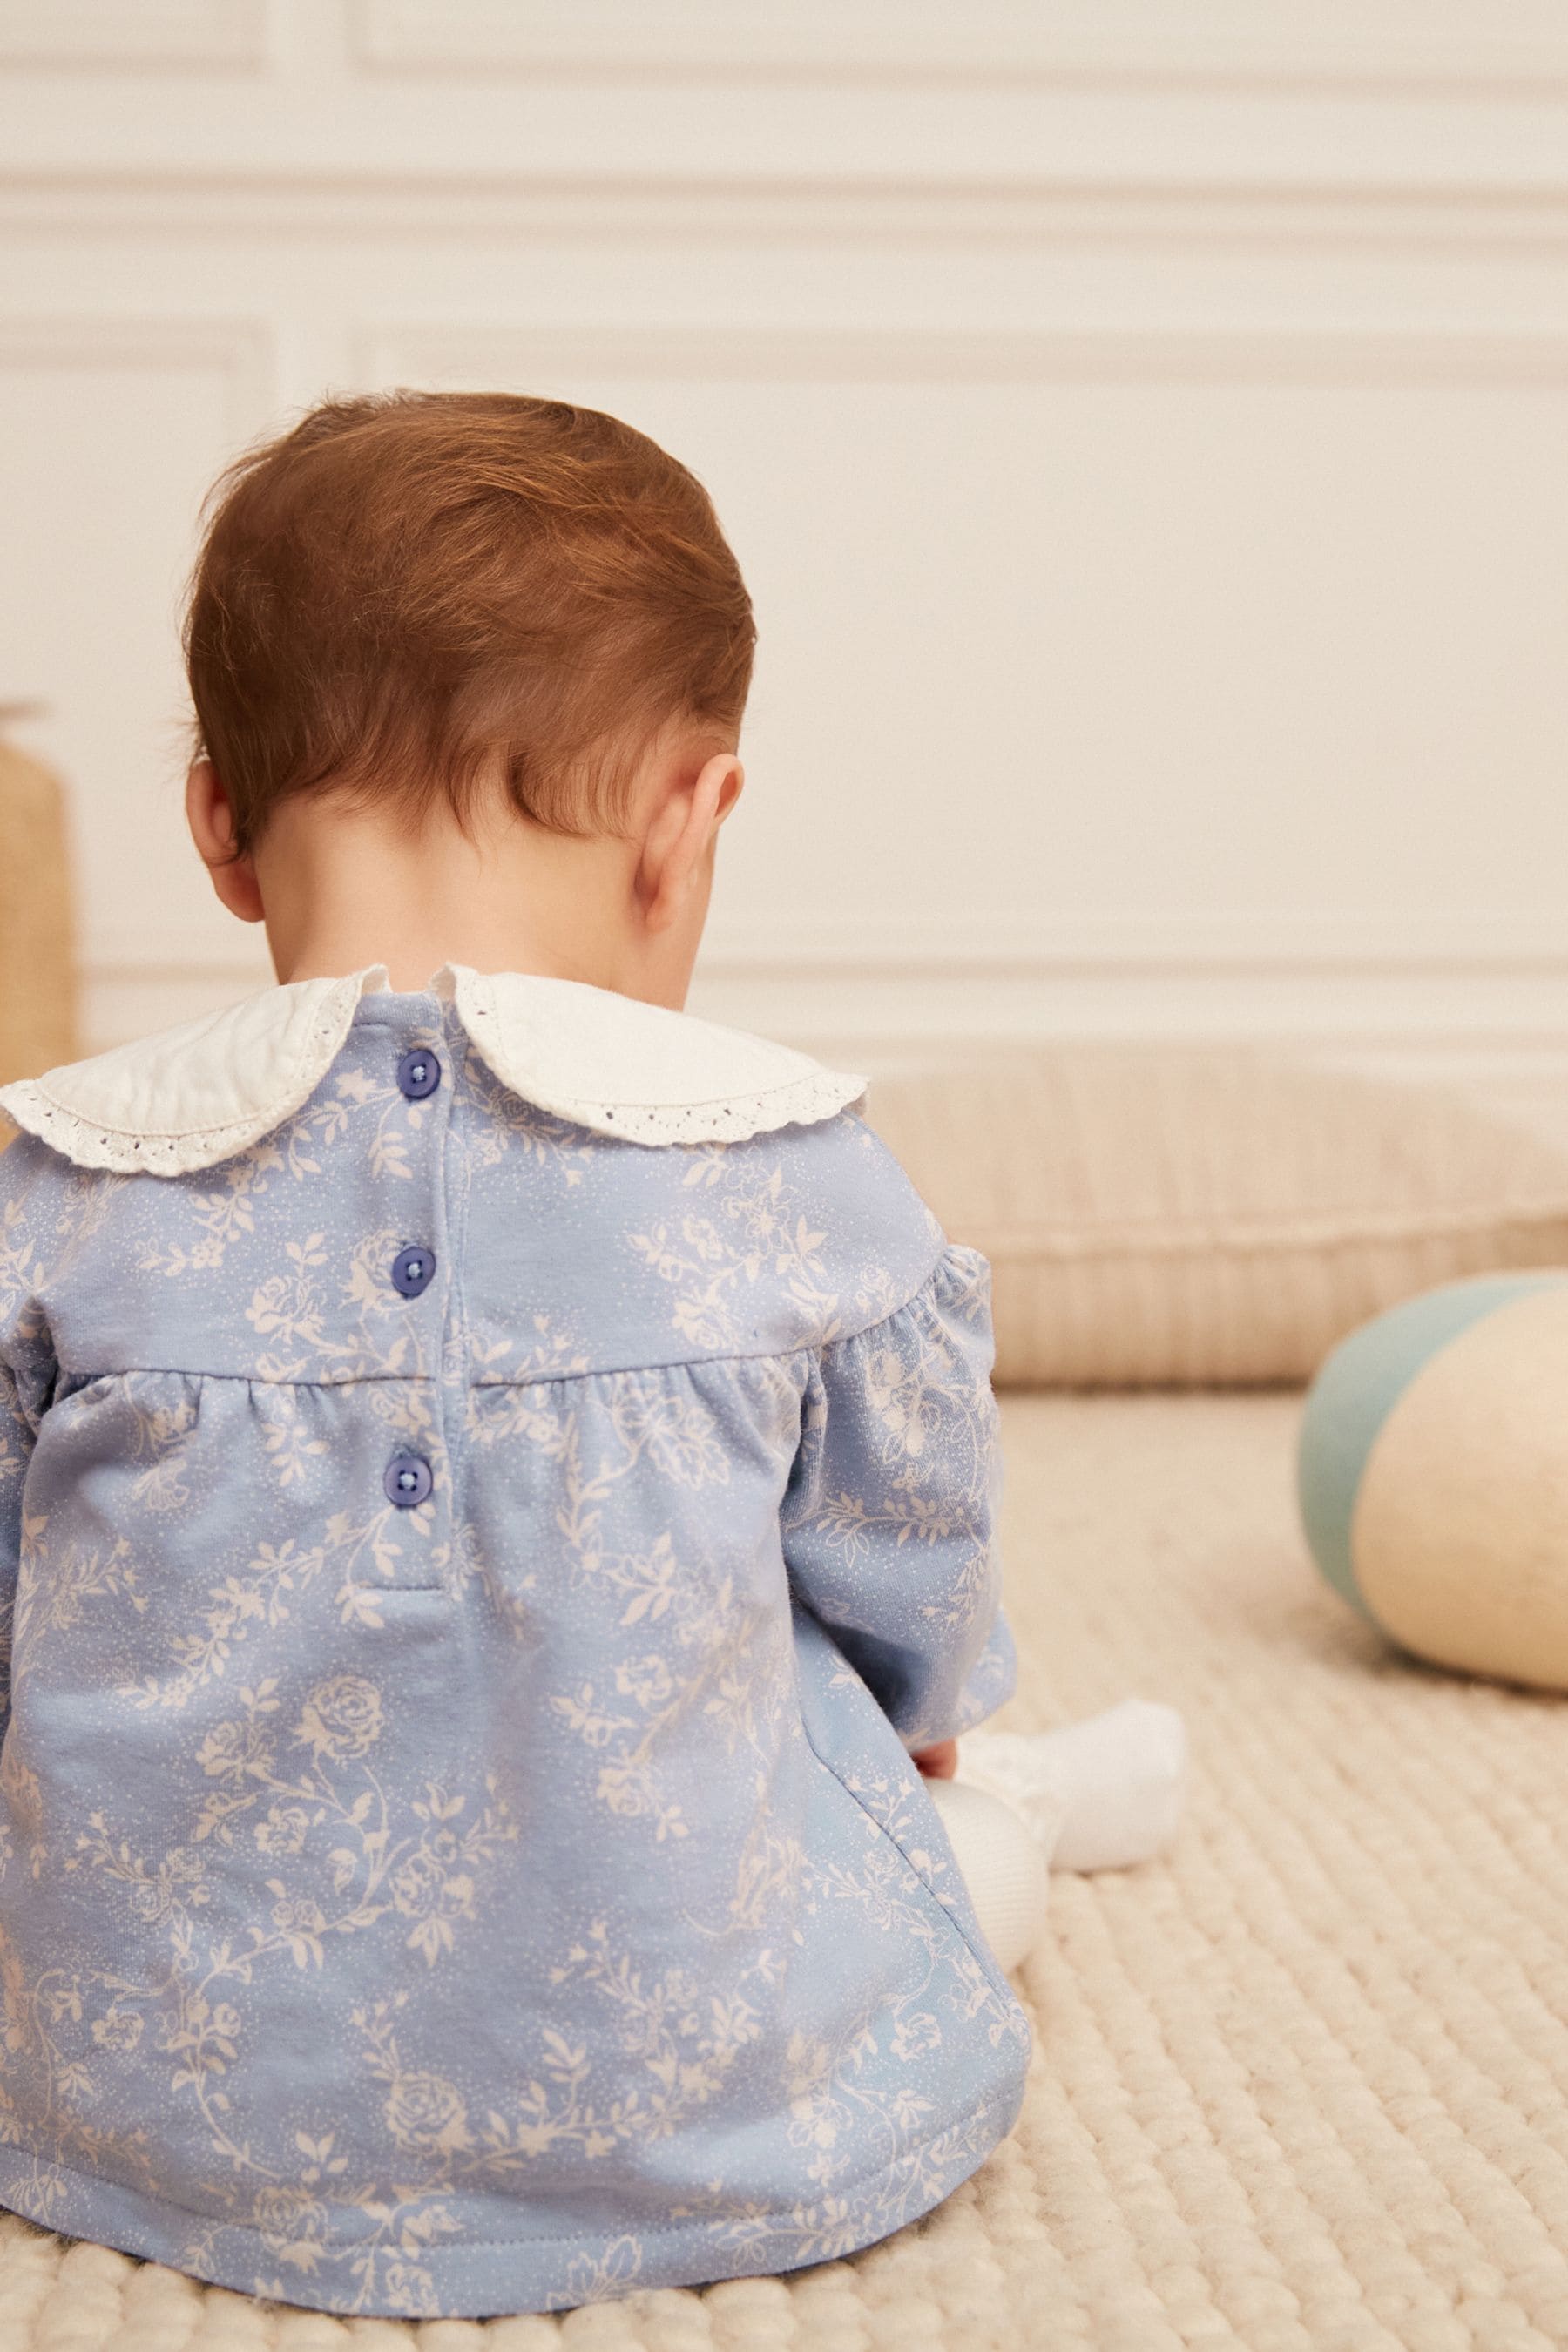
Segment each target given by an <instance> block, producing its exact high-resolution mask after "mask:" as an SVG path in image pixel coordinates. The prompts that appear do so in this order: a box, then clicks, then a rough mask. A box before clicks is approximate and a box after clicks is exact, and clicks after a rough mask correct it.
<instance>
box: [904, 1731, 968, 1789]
mask: <svg viewBox="0 0 1568 2352" xmlns="http://www.w3.org/2000/svg"><path fill="white" fill-rule="evenodd" d="M910 1756H911V1759H912V1760H913V1762H914V1763H916V1764H917V1765H918V1766H919V1767H920V1769H921V1771H922V1772H923V1773H924V1774H925V1776H926V1779H927V1780H952V1776H953V1774H954V1773H955V1772H956V1771H957V1769H958V1742H957V1740H956V1739H939V1740H938V1741H937V1743H936V1746H935V1747H934V1748H912V1749H911V1750H910Z"/></svg>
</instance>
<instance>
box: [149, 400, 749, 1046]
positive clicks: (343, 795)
mask: <svg viewBox="0 0 1568 2352" xmlns="http://www.w3.org/2000/svg"><path fill="white" fill-rule="evenodd" d="M754 643H755V630H754V628H753V625H752V611H751V604H750V600H749V598H748V597H747V594H746V589H745V583H744V582H743V581H742V578H741V574H740V571H739V568H738V566H737V565H736V562H735V559H734V557H733V556H732V555H731V551H730V550H729V547H728V546H727V545H726V543H725V541H724V538H723V535H722V533H721V530H720V529H719V524H718V521H717V519H716V518H715V515H714V512H713V509H712V506H711V504H710V500H709V499H708V496H707V493H706V492H705V491H704V490H703V488H701V485H700V483H699V482H698V481H697V480H696V479H695V478H693V477H692V476H691V475H690V474H689V473H688V472H687V470H686V468H685V467H683V466H680V465H678V464H677V463H676V461H675V459H674V458H672V457H668V456H667V455H666V453H665V452H664V451H663V450H662V449H660V448H659V447H658V446H657V444H656V443H654V442H652V441H650V440H648V439H647V437H646V436H644V435H643V434H640V433H636V432H634V431H633V430H632V429H631V427H630V426H629V425H622V424H620V423H619V422H617V420H616V418H614V417H612V416H605V415H601V414H600V413H599V412H598V411H596V410H594V409H584V408H574V407H570V406H568V405H566V404H564V403H563V402H559V401H549V400H531V399H523V398H518V397H513V396H510V395H507V394H485V393H399V394H393V395H391V396H388V397H376V398H363V399H350V400H343V401H334V402H331V403H328V404H325V405H324V406H322V407H321V408H318V409H316V410H314V411H313V412H312V413H311V414H310V415H309V416H307V417H306V418H305V419H304V421H303V422H302V423H301V424H300V425H296V426H295V428H294V429H293V431H292V432H290V433H289V434H287V435H284V436H281V437H280V438H279V439H277V440H275V441H272V442H269V443H268V444H267V445H266V446H263V447H261V448H259V449H257V450H253V451H252V452H250V453H249V454H248V455H247V457H244V458H242V459H241V460H240V462H239V463H238V464H237V466H235V467H232V468H231V469H230V471H229V472H228V473H227V474H226V475H225V476H224V478H223V479H222V481H221V482H220V483H219V485H218V488H217V490H216V493H215V503H214V507H213V510H212V513H211V517H210V521H209V524H208V529H207V534H206V539H205V544H204V546H203V549H202V552H201V556H200V559H199V562H198V563H197V567H196V572H195V581H194V583H193V586H192V592H191V600H190V609H189V614H188V619H187V623H186V631H185V648H186V659H187V666H188V668H189V674H190V682H191V693H192V698H193V699H194V702H195V714H196V725H197V730H198V733H199V740H200V751H199V755H198V757H197V758H196V760H195V762H194V763H193V766H192V770H191V776H190V782H189V785H188V789H187V807H188V811H189V815H190V822H191V830H192V833H193V835H194V836H195V842H196V846H197V848H198V849H199V850H200V852H201V854H202V856H203V858H204V859H205V862H206V864H207V866H208V867H209V869H210V871H211V873H212V877H213V881H214V885H215V887H216V890H217V893H218V896H219V897H220V898H221V899H222V900H223V902H224V904H225V905H226V907H228V908H230V909H231V911H232V912H234V913H235V914H237V915H239V916H241V917H243V918H244V919H247V920H248V921H253V922H254V921H264V922H265V923H266V925H267V930H268V944H269V946H270V948H271V950H272V956H273V961H274V963H275V965H276V966H277V969H278V972H279V978H280V979H284V980H290V979H304V978H308V977H312V976H315V975H317V974H320V973H324V972H328V971H350V970H354V969H358V968H360V967H361V966H363V965H364V964H367V963H373V962H384V963H386V964H388V965H389V966H390V967H391V970H392V978H393V982H394V984H395V985H396V986H400V987H416V986H419V985H421V984H422V983H423V982H424V981H425V979H426V978H427V977H428V975H429V974H430V973H431V972H432V971H435V970H436V969H437V967H438V966H439V965H440V964H441V963H442V962H444V961H448V960H450V961H458V962H466V963H470V964H474V965H476V966H478V967H479V968H480V969H486V970H498V969H506V968H511V969H524V970H531V971H546V972H552V973H555V974H557V975H559V976H561V977H564V978H568V979H579V980H587V981H591V982H595V983H596V984H597V985H600V986H605V987H612V988H618V989H621V990H623V991H624V992H626V993H627V994H631V995H638V996H647V997H649V998H651V999H653V1000H654V1001H656V1002H659V1003H673V1004H679V1003H681V1001H682V1000H683V998H684V995H685V992H686V986H687V982H688V981H689V976H690V971H691V964H692V961H693V960H694V958H695V955H696V952H697V946H698V941H699V939H700V934H701V929H702V922H703V919H704V916H705V915H706V912H707V904H708V895H709V890H710V884H711V877H712V862H713V850H714V844H715V840H716V836H717V833H718V828H719V825H720V824H721V822H722V821H723V819H724V817H725V816H726V815H727V814H728V813H729V811H730V809H731V807H732V806H733V804H734V802H735V799H736V796H737V795H738V793H739V792H740V789H741V782H742V772H741V766H740V761H739V760H738V758H737V757H736V747H737V743H738V740H739V732H740V725H741V717H742V710H743V709H744V706H745V700H746V692H747V688H748V686H749V684H750V681H751V669H752V648H753V646H754Z"/></svg>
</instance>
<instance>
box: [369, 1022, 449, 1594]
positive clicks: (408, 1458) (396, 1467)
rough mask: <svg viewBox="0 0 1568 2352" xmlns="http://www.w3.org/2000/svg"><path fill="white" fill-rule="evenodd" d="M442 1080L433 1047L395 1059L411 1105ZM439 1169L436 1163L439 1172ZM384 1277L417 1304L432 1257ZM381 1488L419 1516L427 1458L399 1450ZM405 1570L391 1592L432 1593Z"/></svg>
mask: <svg viewBox="0 0 1568 2352" xmlns="http://www.w3.org/2000/svg"><path fill="white" fill-rule="evenodd" d="M445 1075H446V1073H445V1070H444V1068H443V1065H442V1059H441V1055H439V1054H438V1053H437V1050H436V1049H435V1047H434V1046H430V1045H412V1046H410V1047H408V1048H407V1050H406V1051H405V1052H404V1053H403V1054H401V1055H399V1056H398V1058H397V1063H396V1066H395V1076H396V1080H397V1088H398V1092H399V1093H400V1094H401V1095H402V1096H403V1097H404V1098H405V1101H407V1102H408V1103H410V1104H411V1105H423V1104H426V1103H428V1102H429V1101H430V1098H431V1097H432V1096H433V1095H435V1094H436V1093H437V1090H438V1089H439V1087H440V1086H441V1083H442V1080H443V1078H444V1076H445ZM422 1124H423V1122H422V1121H421V1119H420V1117H419V1115H418V1112H417V1110H416V1111H415V1114H414V1116H413V1117H412V1118H411V1119H410V1121H409V1125H410V1126H411V1127H414V1128H417V1127H419V1126H421V1125H422ZM438 1164H439V1163H438V1158H437V1168H438ZM437 1181H438V1179H437ZM387 1273H388V1278H389V1279H390V1281H391V1283H392V1286H393V1288H394V1289H395V1291H396V1292H397V1294H398V1296H399V1297H401V1298H405V1299H415V1298H419V1297H423V1295H424V1293H425V1292H426V1290H427V1289H428V1288H429V1286H430V1285H431V1283H432V1282H433V1281H434V1279H435V1276H436V1252H435V1250H434V1249H433V1248H432V1247H431V1246H430V1245H429V1244H428V1243H426V1242H422V1241H413V1242H405V1244H403V1246H402V1247H401V1248H400V1249H399V1250H398V1251H397V1253H396V1255H395V1257H394V1258H393V1260H392V1263H391V1265H390V1266H389V1267H388V1269H387ZM381 1485H382V1492H383V1493H384V1496H385V1497H386V1500H387V1501H388V1502H389V1503H390V1504H391V1505H392V1507H393V1508H394V1510H396V1511H416V1510H418V1509H419V1507H420V1506H421V1505H422V1504H427V1503H429V1502H430V1500H431V1496H432V1495H433V1494H434V1492H435V1485H436V1480H435V1474H434V1472H433V1470H432V1468H431V1465H430V1460H429V1457H428V1456H427V1455H426V1454H420V1453H417V1452H416V1451H415V1449H414V1448H413V1447H412V1446H410V1445H408V1444H406V1443H405V1444H402V1445H399V1446H398V1447H397V1450H396V1451H395V1453H394V1454H392V1455H391V1457H390V1458H389V1459H388V1461H387V1463H386V1465H385V1467H384V1470H383V1472H382V1478H381ZM429 1517H430V1514H428V1513H426V1518H425V1519H421V1520H419V1521H417V1522H416V1529H422V1530H423V1537H421V1536H420V1535H419V1534H418V1533H416V1534H415V1550H416V1554H418V1555H419V1556H420V1558H421V1559H423V1558H424V1557H425V1555H426V1547H427V1545H428V1544H429V1543H431V1542H433V1541H434V1540H435V1538H436V1537H437V1534H438V1533H439V1529H438V1528H436V1527H434V1526H427V1525H426V1520H428V1519H429ZM399 1549H402V1547H401V1546H400V1547H399ZM409 1566H410V1568H413V1569H414V1570H415V1573H414V1574H413V1575H412V1576H410V1577H407V1578H406V1580H405V1578H404V1577H402V1576H399V1577H397V1578H395V1580H394V1584H393V1588H392V1589H394V1590H396V1589H399V1587H401V1589H402V1590H405V1591H426V1590H428V1589H430V1587H431V1580H429V1579H427V1578H426V1576H423V1575H421V1574H419V1572H418V1570H417V1567H416V1563H415V1561H413V1560H410V1562H409ZM440 1581H441V1580H440V1579H439V1578H437V1579H435V1580H434V1582H435V1583H436V1584H439V1582H440Z"/></svg>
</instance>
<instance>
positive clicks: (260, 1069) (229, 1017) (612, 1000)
mask: <svg viewBox="0 0 1568 2352" xmlns="http://www.w3.org/2000/svg"><path fill="white" fill-rule="evenodd" d="M390 990H391V982H390V979H389V975H388V973H387V970H386V967H385V965H384V964H371V965H367V966H366V967H365V968H364V969H363V971H357V972H350V973H346V974H344V975H343V976H342V978H338V979H321V980H306V981H292V982H286V983H284V984H282V985H280V986H278V987H273V988H268V989H263V990H260V991H259V992H258V993H256V994H255V995H252V996H249V997H247V998H244V999H243V1000H242V1001H241V1002H240V1003H237V1004H234V1005H230V1006H229V1007H227V1008H226V1010H225V1011H224V1012H221V1013H210V1014H207V1015H205V1016H204V1017H203V1018H202V1019H200V1020H197V1021H193V1022H187V1023H184V1024H182V1025H181V1026H180V1027H178V1028H174V1029H167V1030H163V1031H160V1032H159V1033H157V1034H154V1035H153V1036H151V1037H145V1038H141V1039H139V1040H137V1041H136V1042H135V1043H134V1044H132V1045H117V1046H114V1047H111V1048H110V1051H109V1052H107V1053H103V1054H95V1055H89V1057H88V1058H87V1059H85V1060H83V1061H79V1062H70V1063H66V1064H63V1065H62V1066H60V1067H58V1068H57V1069H53V1070H47V1071H46V1072H45V1073H44V1075H43V1076H41V1077H37V1078H23V1079H18V1080H16V1081H15V1082H14V1083H13V1084H11V1085H10V1086H6V1087H0V1107H3V1108H4V1109H5V1111H6V1113H7V1114H8V1115H9V1117H10V1118H12V1119H13V1120H14V1121H15V1122H16V1125H17V1126H18V1127H19V1128H22V1129H25V1130H26V1132H27V1133H29V1134H31V1135H35V1136H37V1137H39V1138H40V1139H42V1140H43V1141H44V1142H46V1143H47V1144H49V1145H50V1146H51V1147H52V1148H53V1149H54V1150H58V1152H60V1153H61V1154H62V1155H63V1156H64V1157H65V1158H66V1159H68V1160H72V1161H74V1162H75V1163H76V1164H77V1165H78V1166H79V1167H86V1168H102V1169H111V1170H114V1171H118V1172H120V1173H121V1174H132V1173H138V1172H150V1173H153V1174H155V1175H184V1174H188V1173H191V1172H193V1171H197V1170H200V1169H204V1168H210V1167H214V1166H216V1164H217V1163H218V1162H219V1161H220V1160H227V1159H230V1158H232V1157H233V1156H234V1155H235V1154H236V1153H237V1152H239V1151H243V1150H246V1149H247V1148H248V1146H249V1145H251V1144H253V1143H256V1142H258V1141H260V1140H261V1139H262V1138H263V1137H265V1136H267V1135H269V1134H271V1133H272V1132H274V1131H275V1129H278V1128H279V1127H281V1126H282V1125H283V1124H284V1122H285V1121H286V1120H287V1119H289V1118H291V1117H292V1115H293V1114H294V1113H295V1112H296V1111H297V1110H299V1109H300V1108H301V1106H302V1105H303V1104H304V1103H305V1102H306V1101H308V1100H309V1098H310V1095H311V1094H313V1093H314V1091H315V1089H316V1087H318V1086H319V1085H320V1084H321V1079H322V1078H323V1077H324V1076H326V1075H327V1073H328V1071H329V1070H330V1069H331V1066H332V1064H333V1063H334V1062H335V1061H336V1059H337V1057H338V1055H339V1054H340V1053H341V1052H342V1046H343V1044H344V1041H345V1039H346V1038H347V1035H348V1033H349V1029H350V1027H351V1025H352V1024H353V1018H354V1014H355V1013H356V1011H357V1010H358V1008H359V1005H360V1003H361V1000H362V999H363V998H364V997H367V996H375V995H380V994H384V993H388V992H390ZM414 993H418V994H423V995H427V996H431V997H434V998H435V999H436V1000H437V1003H449V1004H451V1005H452V1006H453V1008H454V1010H455V1011H456V1013H457V1015H458V1020H459V1021H460V1023H461V1024H462V1026H463V1029H464V1030H465V1031H466V1033H467V1034H468V1039H469V1041H470V1043H471V1044H472V1045H473V1047H474V1049H475V1051H476V1053H477V1054H478V1055H479V1057H480V1059H481V1060H482V1061H483V1062H484V1063H485V1065H486V1066H487V1067H488V1068H489V1070H490V1072H491V1073H492V1074H493V1076H495V1077H497V1078H498V1079H499V1080H500V1083H501V1084H502V1086H504V1087H506V1088H507V1089H508V1090H509V1091H510V1093H512V1094H515V1095H516V1096H518V1097H520V1098H521V1100H522V1101H524V1102H527V1103H530V1104H531V1105H532V1106H533V1107H534V1108H537V1109H539V1110H542V1111H545V1112H548V1113H550V1114H552V1116H554V1117H556V1118H561V1119H563V1120H564V1121H567V1122H568V1123H570V1124H572V1125H574V1126H578V1127H583V1128H586V1129H589V1130H590V1131H592V1132H594V1133H596V1134H600V1135H606V1136H613V1137H616V1138H617V1139H621V1140H623V1141H627V1142H632V1143H638V1144H643V1145H648V1146H659V1145H669V1144H679V1143H712V1142H739V1141H743V1140H745V1139H748V1138H749V1137H751V1136H754V1135H760V1134H765V1133H770V1132H772V1131H773V1130H774V1129H778V1128H781V1127H786V1126H791V1125H795V1124H801V1125H810V1124H813V1123H815V1122H816V1121H818V1120H820V1119H825V1118H831V1117H832V1116H833V1115H834V1114H835V1113H836V1112H837V1111H840V1110H843V1109H845V1108H847V1107H849V1106H850V1105H851V1104H853V1103H855V1102H856V1101H858V1099H859V1097H861V1095H863V1093H864V1092H865V1087H866V1081H865V1079H864V1078H863V1077H861V1076H858V1075H856V1074H854V1073H851V1072H847V1071H839V1070H830V1069H827V1068H826V1066H824V1065H823V1064H821V1063H820V1062H816V1061H814V1060H813V1059H812V1057H811V1056H810V1055H807V1054H802V1053H799V1052H797V1051H796V1050H795V1048H794V1047H792V1046H788V1045H778V1044H776V1043H775V1042H774V1041H773V1040H772V1039H770V1038H765V1037H759V1036H754V1035H752V1034H751V1033H750V1032H748V1031H745V1030H739V1029H729V1028H723V1027H721V1026H720V1025H718V1024H716V1023H713V1022H709V1021H703V1020H700V1019H698V1018H697V1017H696V1016H695V1015H694V1014H691V1013H674V1012H670V1011H668V1010H666V1009H665V1008H664V1007H663V1006H660V1005H654V1004H647V1003H643V1002H642V1001H641V1000H640V999H637V998H635V997H626V996H621V995H617V994H616V992H613V991H611V990H608V989H601V988H594V987H591V986H589V985H587V984H586V983H585V982H581V981H570V980H551V979H546V978H543V977H542V976H539V975H535V974H531V973H523V972H493V973H484V972H478V971H473V970H471V969H470V968H469V967H468V966H467V965H464V964H455V963H449V964H445V965H443V966H442V968H441V970H440V971H438V972H437V973H435V974H434V975H433V976H432V978H431V980H430V981H429V982H427V984H426V988H425V989H424V990H423V991H419V992H414Z"/></svg>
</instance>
